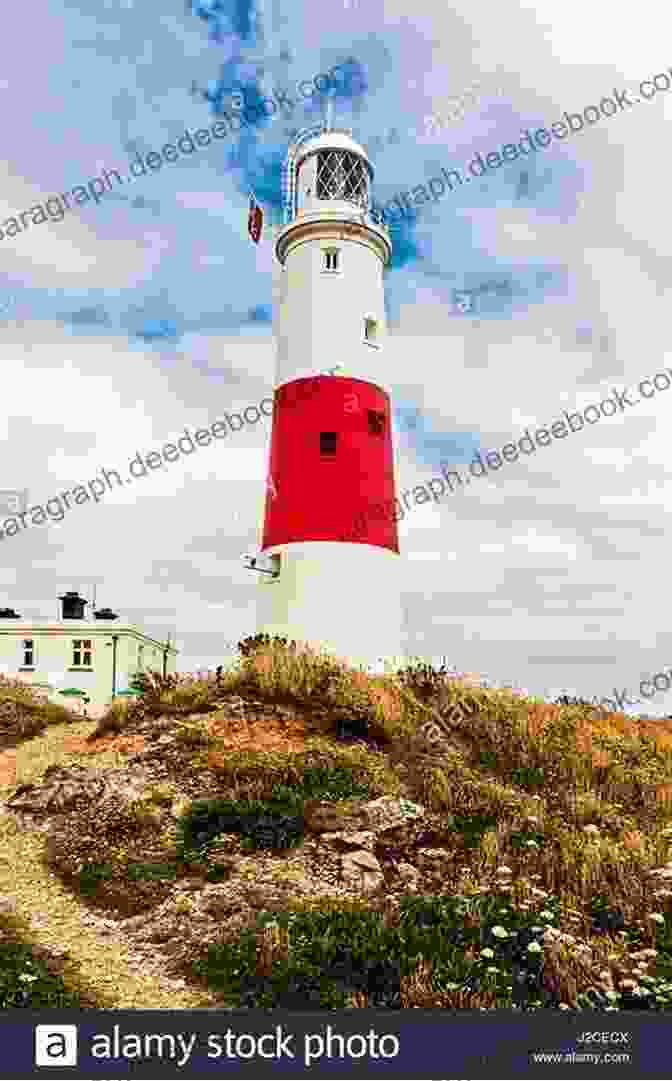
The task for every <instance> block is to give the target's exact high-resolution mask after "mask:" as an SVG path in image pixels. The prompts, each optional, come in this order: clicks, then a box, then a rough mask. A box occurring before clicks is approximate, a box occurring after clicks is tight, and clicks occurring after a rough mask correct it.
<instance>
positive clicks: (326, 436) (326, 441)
mask: <svg viewBox="0 0 672 1081" xmlns="http://www.w3.org/2000/svg"><path fill="white" fill-rule="evenodd" d="M337 439H338V434H337V433H336V432H320V454H322V455H328V456H330V457H333V455H335V454H336V442H337Z"/></svg>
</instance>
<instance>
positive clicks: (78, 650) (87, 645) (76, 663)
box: [72, 638, 91, 668]
mask: <svg viewBox="0 0 672 1081" xmlns="http://www.w3.org/2000/svg"><path fill="white" fill-rule="evenodd" d="M72 667H73V668H90V667H91V639H90V638H75V639H73V642H72Z"/></svg>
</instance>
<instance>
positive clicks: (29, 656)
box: [23, 638, 35, 668]
mask: <svg viewBox="0 0 672 1081" xmlns="http://www.w3.org/2000/svg"><path fill="white" fill-rule="evenodd" d="M23 667H24V668H34V667H35V646H34V642H33V639H32V638H24V639H23Z"/></svg>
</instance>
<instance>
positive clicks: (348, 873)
mask: <svg viewBox="0 0 672 1081" xmlns="http://www.w3.org/2000/svg"><path fill="white" fill-rule="evenodd" d="M341 875H342V881H343V883H344V885H346V886H348V887H350V888H354V889H356V890H357V892H359V893H362V894H363V895H364V896H368V895H369V894H372V893H375V892H376V890H378V889H379V888H380V887H381V886H383V885H384V884H385V878H384V875H383V872H382V869H381V866H380V864H379V862H378V860H377V859H376V857H375V856H374V855H373V853H371V852H367V851H366V850H365V849H360V850H359V851H358V852H352V853H348V855H347V856H343V862H342V865H341Z"/></svg>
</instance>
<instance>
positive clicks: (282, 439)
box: [250, 125, 403, 670]
mask: <svg viewBox="0 0 672 1081" xmlns="http://www.w3.org/2000/svg"><path fill="white" fill-rule="evenodd" d="M284 179H285V192H284V194H285V224H284V226H282V227H281V228H279V229H277V230H276V232H275V235H274V248H275V260H274V266H275V280H274V293H275V296H274V300H275V337H276V342H277V378H276V380H275V383H276V387H277V389H276V395H275V408H274V414H273V430H272V437H271V450H270V460H269V470H268V479H267V493H266V508H265V515H264V524H263V529H262V536H261V542H260V547H259V551H258V552H257V554H256V556H255V558H254V559H253V560H252V562H251V564H250V569H251V570H255V571H257V572H260V575H259V578H260V591H259V617H258V627H259V630H260V631H261V632H264V633H267V634H270V635H275V634H277V635H281V636H286V637H287V638H290V639H294V640H295V641H297V642H308V643H310V644H311V645H312V646H314V647H317V648H322V649H324V650H326V651H328V652H329V653H331V654H333V655H335V656H337V657H339V658H341V659H343V660H346V661H347V662H349V663H351V664H356V665H361V666H365V667H370V668H371V667H373V668H376V669H378V670H382V669H383V668H384V667H386V666H387V665H388V664H392V665H395V664H398V663H400V662H401V661H402V659H403V650H402V624H403V612H402V605H401V595H400V582H401V557H400V553H399V542H398V533H397V516H396V514H395V502H396V494H395V478H394V472H395V469H394V445H393V432H392V422H393V413H392V407H391V397H390V390H389V387H388V372H387V366H386V363H385V361H386V355H385V338H386V324H385V297H384V286H383V274H384V270H385V267H386V266H387V265H388V264H389V261H390V257H391V253H392V243H391V239H390V233H389V230H388V228H387V226H386V225H383V224H381V223H380V222H378V221H377V220H375V218H374V216H373V215H372V213H371V209H370V208H371V198H370V194H371V185H372V182H373V167H372V165H371V163H370V162H369V160H368V157H367V154H366V151H365V150H364V149H363V147H362V146H361V145H360V144H359V143H358V142H356V140H354V139H353V138H352V132H351V131H350V130H345V129H333V128H331V127H330V126H329V125H326V126H320V127H318V128H314V129H307V130H306V131H304V132H302V133H300V134H299V136H298V137H297V138H296V140H295V141H294V142H293V143H292V145H291V146H290V148H289V151H288V156H287V161H286V166H285V177H284ZM325 369H329V370H330V371H331V372H332V373H333V374H332V375H331V376H325V375H324V374H322V373H323V372H324V371H325ZM380 506H384V507H385V508H386V509H385V511H384V514H387V515H388V517H387V518H386V519H385V518H384V514H381V515H378V514H377V512H376V511H375V509H374V508H375V507H380Z"/></svg>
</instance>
